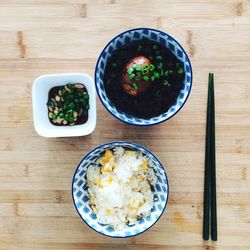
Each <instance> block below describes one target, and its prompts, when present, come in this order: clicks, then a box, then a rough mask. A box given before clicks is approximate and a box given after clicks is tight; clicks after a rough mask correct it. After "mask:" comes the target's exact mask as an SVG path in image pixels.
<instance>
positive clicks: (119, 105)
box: [95, 28, 192, 126]
mask: <svg viewBox="0 0 250 250" xmlns="http://www.w3.org/2000/svg"><path fill="white" fill-rule="evenodd" d="M95 84H96V89H97V93H98V96H99V98H100V100H101V102H102V103H103V105H104V107H105V108H106V109H107V110H108V111H109V112H110V113H111V114H112V115H113V116H115V117H116V118H118V119H119V120H121V121H123V122H125V123H128V124H132V125H139V126H146V125H154V124H158V123H161V122H164V121H166V120H168V119H170V118H171V117H173V116H174V115H175V114H176V113H177V112H178V111H179V110H180V109H181V108H182V107H183V105H184V104H185V102H186V100H187V99H188V96H189V93H190V91H191V87H192V67H191V63H190V60H189V58H188V55H187V53H186V52H185V50H184V49H183V48H182V46H181V45H180V44H179V43H178V42H177V41H176V40H175V39H174V38H173V37H172V36H170V35H168V34H166V33H164V32H162V31H159V30H155V29H150V28H137V29H132V30H128V31H125V32H123V33H121V34H119V35H118V36H116V37H115V38H113V39H112V40H111V41H110V42H109V43H108V44H107V45H106V47H105V48H104V49H103V51H102V52H101V54H100V56H99V59H98V61H97V64H96V69H95Z"/></svg>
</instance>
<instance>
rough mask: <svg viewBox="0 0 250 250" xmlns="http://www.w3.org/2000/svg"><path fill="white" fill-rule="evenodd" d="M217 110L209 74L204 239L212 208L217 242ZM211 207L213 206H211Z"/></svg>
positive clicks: (212, 226)
mask: <svg viewBox="0 0 250 250" xmlns="http://www.w3.org/2000/svg"><path fill="white" fill-rule="evenodd" d="M215 168H216V165H215V109H214V75H213V74H212V73H209V77H208V98H207V124H206V152H205V176H204V213H203V214H204V217H203V239H204V240H208V239H209V219H210V208H211V238H212V240H217V210H216V173H215ZM210 205H211V206H210Z"/></svg>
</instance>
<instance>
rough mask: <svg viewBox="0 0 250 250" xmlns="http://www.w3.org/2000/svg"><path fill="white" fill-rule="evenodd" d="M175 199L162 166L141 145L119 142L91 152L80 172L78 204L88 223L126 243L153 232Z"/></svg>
mask: <svg viewBox="0 0 250 250" xmlns="http://www.w3.org/2000/svg"><path fill="white" fill-rule="evenodd" d="M168 195H169V185H168V178H167V175H166V172H165V170H164V168H163V166H162V164H161V163H160V161H159V160H158V159H157V158H156V157H155V156H154V155H153V154H152V153H151V152H150V151H149V150H147V149H146V148H144V147H142V146H141V145H138V144H135V143H131V142H125V141H117V142H109V143H106V144H102V145H100V146H98V147H96V148H94V149H93V150H92V151H90V152H89V153H88V154H87V155H86V156H85V157H84V158H83V159H82V160H81V162H80V163H79V165H78V166H77V168H76V170H75V173H74V176H73V181H72V198H73V202H74V205H75V208H76V210H77V212H78V214H79V216H80V217H81V218H82V220H83V221H84V222H85V223H86V224H87V225H88V226H89V227H91V228H92V229H93V230H95V231H96V232H98V233H101V234H103V235H106V236H110V237H116V238H126V237H131V236H135V235H138V234H141V233H143V232H145V231H146V230H148V229H149V228H150V227H152V226H153V225H154V224H155V223H156V222H157V221H158V220H159V219H160V217H161V215H162V214H163V212H164V210H165V208H166V205H167V202H168Z"/></svg>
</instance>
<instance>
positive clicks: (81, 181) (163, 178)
mask: <svg viewBox="0 0 250 250" xmlns="http://www.w3.org/2000/svg"><path fill="white" fill-rule="evenodd" d="M117 146H122V147H126V148H130V149H132V150H139V151H141V152H142V153H143V154H144V155H147V156H148V157H149V158H150V159H151V160H152V162H153V163H154V164H155V170H156V176H157V182H156V184H155V185H154V186H152V190H153V192H154V207H153V209H152V212H151V214H150V215H149V216H148V217H146V218H144V219H141V220H139V221H138V223H137V224H135V225H133V226H130V227H128V228H127V229H126V230H123V231H116V230H114V229H113V228H112V227H110V226H107V225H103V224H99V223H98V222H97V219H96V216H95V214H94V213H93V211H92V209H91V206H90V202H89V198H88V192H87V189H88V187H87V183H86V172H87V169H88V167H89V165H90V164H93V163H94V162H95V161H96V160H97V159H98V158H99V157H100V156H102V155H103V153H104V151H105V150H106V149H113V148H115V147H117ZM168 195H169V186H168V178H167V175H166V173H165V170H164V168H163V166H162V165H161V163H160V161H159V160H158V159H157V158H156V157H155V156H154V155H153V154H152V153H151V152H149V151H148V150H147V149H146V148H144V147H142V146H140V145H138V144H134V143H131V142H125V141H116V142H109V143H106V144H102V145H100V146H98V147H96V148H94V149H93V150H92V151H90V152H89V153H88V154H87V155H86V156H85V157H84V158H83V159H82V160H81V162H80V163H79V165H78V167H77V168H76V171H75V173H74V176H73V181H72V197H73V201H74V205H75V208H76V210H77V212H78V214H79V215H80V217H81V218H82V220H83V221H84V222H85V223H86V224H87V225H88V226H90V227H91V228H92V229H93V230H95V231H97V232H98V233H101V234H103V235H106V236H110V237H116V238H126V237H130V236H135V235H138V234H141V233H143V232H145V231H146V230H147V229H149V228H150V227H152V226H153V225H154V224H155V223H156V222H157V221H158V220H159V219H160V217H161V215H162V214H163V212H164V210H165V208H166V205H167V202H168Z"/></svg>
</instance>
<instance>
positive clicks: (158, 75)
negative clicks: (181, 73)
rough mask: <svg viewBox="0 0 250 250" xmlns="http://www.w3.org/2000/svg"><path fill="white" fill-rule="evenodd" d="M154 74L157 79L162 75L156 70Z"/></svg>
mask: <svg viewBox="0 0 250 250" xmlns="http://www.w3.org/2000/svg"><path fill="white" fill-rule="evenodd" d="M154 76H155V78H156V79H158V78H159V77H160V74H159V73H158V72H156V71H155V72H154Z"/></svg>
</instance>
